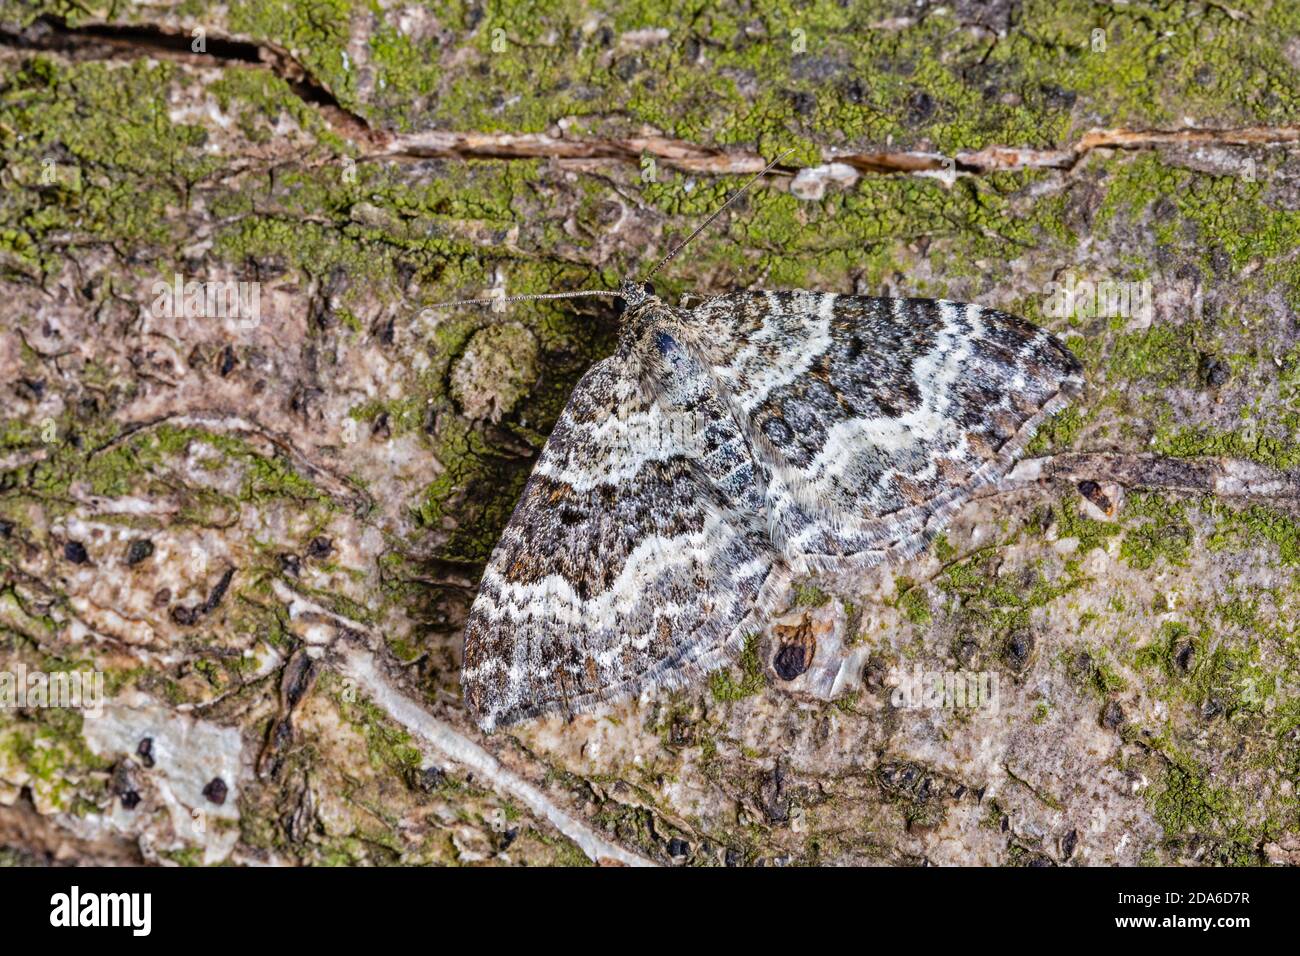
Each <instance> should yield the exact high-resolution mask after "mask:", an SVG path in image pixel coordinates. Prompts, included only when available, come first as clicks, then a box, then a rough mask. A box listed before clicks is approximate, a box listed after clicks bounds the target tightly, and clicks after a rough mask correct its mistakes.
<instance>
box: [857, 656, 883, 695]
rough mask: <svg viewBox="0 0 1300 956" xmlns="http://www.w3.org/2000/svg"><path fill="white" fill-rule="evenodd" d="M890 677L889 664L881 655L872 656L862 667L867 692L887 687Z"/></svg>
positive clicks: (863, 681)
mask: <svg viewBox="0 0 1300 956" xmlns="http://www.w3.org/2000/svg"><path fill="white" fill-rule="evenodd" d="M888 677H889V664H888V663H887V662H886V661H885V659H884V658H883V657H881V656H880V655H879V654H872V655H871V656H870V657H868V658H867V662H866V664H864V665H863V666H862V686H863V687H865V688H866V689H867V690H871V691H877V690H881V689H882V688H883V687H884V686H885V680H886V678H888Z"/></svg>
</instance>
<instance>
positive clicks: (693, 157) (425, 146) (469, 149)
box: [367, 126, 1300, 176]
mask: <svg viewBox="0 0 1300 956" xmlns="http://www.w3.org/2000/svg"><path fill="white" fill-rule="evenodd" d="M1296 142H1300V126H1249V127H1242V128H1240V129H1178V130H1132V129H1113V130H1100V129H1099V130H1092V131H1091V132H1089V133H1087V134H1086V135H1084V136H1083V137H1082V138H1081V139H1079V140H1078V141H1077V142H1075V143H1073V144H1072V145H1070V146H1067V147H1066V148H1064V149H1047V150H1041V149H1027V148H1024V147H1019V146H987V147H985V148H984V149H981V150H967V151H963V152H960V153H957V154H956V156H955V157H953V158H951V159H950V158H949V157H947V156H944V155H943V154H941V153H933V152H924V151H916V150H911V151H908V150H902V151H898V150H895V151H889V152H864V153H836V152H831V151H828V152H827V153H826V154H825V155H824V158H825V159H826V160H827V161H828V162H836V163H843V164H844V165H846V166H851V167H853V168H854V169H856V170H858V171H859V172H865V173H884V174H889V173H942V172H945V171H950V172H957V173H968V174H983V173H991V172H998V171H1006V170H1016V169H1071V168H1073V167H1074V165H1075V164H1076V163H1078V162H1079V161H1080V160H1081V159H1082V158H1083V157H1084V156H1086V155H1087V154H1088V153H1090V152H1091V151H1092V150H1094V149H1128V150H1137V149H1153V148H1155V147H1158V146H1170V145H1210V144H1214V145H1221V146H1280V145H1285V144H1288V143H1296ZM376 155H377V156H387V157H395V158H407V159H423V158H438V159H557V160H597V161H600V160H606V161H608V160H614V161H620V162H631V163H637V162H640V160H641V157H642V156H653V157H654V158H655V159H657V160H659V161H660V162H661V163H663V164H664V165H666V166H671V167H674V168H676V169H680V170H682V171H684V172H691V173H703V174H707V175H712V176H724V175H726V176H729V175H743V174H753V173H756V172H759V171H760V170H761V169H763V167H764V166H766V165H767V160H765V159H764V158H763V157H762V156H760V155H758V154H757V153H744V152H728V151H726V150H723V149H720V148H717V147H706V146H699V145H697V144H695V143H690V142H687V141H686V140H680V139H671V138H669V137H665V136H641V137H632V138H629V139H563V138H560V137H556V136H550V135H547V134H545V133H454V132H444V131H431V132H425V133H411V134H406V135H400V136H394V137H392V139H390V140H389V142H388V144H387V146H386V147H385V148H384V149H383V150H382V151H380V153H378V154H376ZM367 158H372V157H367ZM799 168H800V167H798V166H791V165H777V166H776V167H775V168H774V169H773V172H775V173H781V174H785V175H791V174H793V173H795V172H798V170H799Z"/></svg>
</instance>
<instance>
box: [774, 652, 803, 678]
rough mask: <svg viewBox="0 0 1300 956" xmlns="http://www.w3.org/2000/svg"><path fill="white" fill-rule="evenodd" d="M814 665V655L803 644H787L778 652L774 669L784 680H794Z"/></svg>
mask: <svg viewBox="0 0 1300 956" xmlns="http://www.w3.org/2000/svg"><path fill="white" fill-rule="evenodd" d="M810 664H812V655H810V654H809V653H808V651H807V648H806V647H805V646H804V645H803V644H785V645H782V646H781V647H780V648H779V649H778V650H777V652H776V656H775V657H774V658H773V660H772V668H773V669H774V670H775V671H776V673H777V675H778V676H779V677H780V678H781V679H782V680H794V679H795V678H796V677H798V676H799V675H800V674H802V673H803V672H804V671H806V670H807V669H808V667H809V665H810Z"/></svg>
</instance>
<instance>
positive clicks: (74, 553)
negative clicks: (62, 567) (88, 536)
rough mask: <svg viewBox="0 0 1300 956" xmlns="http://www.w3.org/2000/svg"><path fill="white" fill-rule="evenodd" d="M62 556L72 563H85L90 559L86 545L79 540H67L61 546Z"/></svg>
mask: <svg viewBox="0 0 1300 956" xmlns="http://www.w3.org/2000/svg"><path fill="white" fill-rule="evenodd" d="M63 556H64V557H65V558H66V559H67V560H69V561H71V562H72V563H73V564H85V563H86V562H87V561H89V560H90V555H88V554H87V553H86V546H85V545H84V544H82V543H81V542H80V541H69V542H67V543H66V544H64V546H63Z"/></svg>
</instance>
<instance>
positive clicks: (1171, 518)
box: [1120, 493, 1194, 571]
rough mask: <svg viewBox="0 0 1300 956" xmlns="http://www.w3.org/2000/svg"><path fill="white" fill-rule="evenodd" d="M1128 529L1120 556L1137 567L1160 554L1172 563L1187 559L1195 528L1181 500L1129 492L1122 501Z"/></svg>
mask: <svg viewBox="0 0 1300 956" xmlns="http://www.w3.org/2000/svg"><path fill="white" fill-rule="evenodd" d="M1124 518H1125V520H1126V522H1127V530H1126V531H1125V534H1124V540H1123V542H1122V543H1121V544H1120V557H1122V558H1123V559H1124V560H1125V561H1127V562H1128V564H1129V565H1130V566H1131V567H1134V568H1137V569H1138V570H1140V571H1145V570H1147V569H1149V568H1151V567H1152V566H1153V565H1155V563H1156V562H1157V561H1158V560H1159V559H1161V558H1163V559H1165V560H1166V561H1167V562H1168V563H1170V564H1172V565H1182V564H1186V563H1187V558H1188V554H1189V553H1190V551H1191V546H1192V541H1193V538H1194V532H1193V530H1192V525H1191V523H1190V522H1189V521H1188V520H1187V507H1186V505H1185V504H1184V503H1183V502H1181V501H1176V500H1173V499H1170V498H1166V497H1164V496H1163V495H1158V494H1146V493H1138V494H1132V495H1129V497H1128V498H1127V500H1126V501H1125V502H1124Z"/></svg>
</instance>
